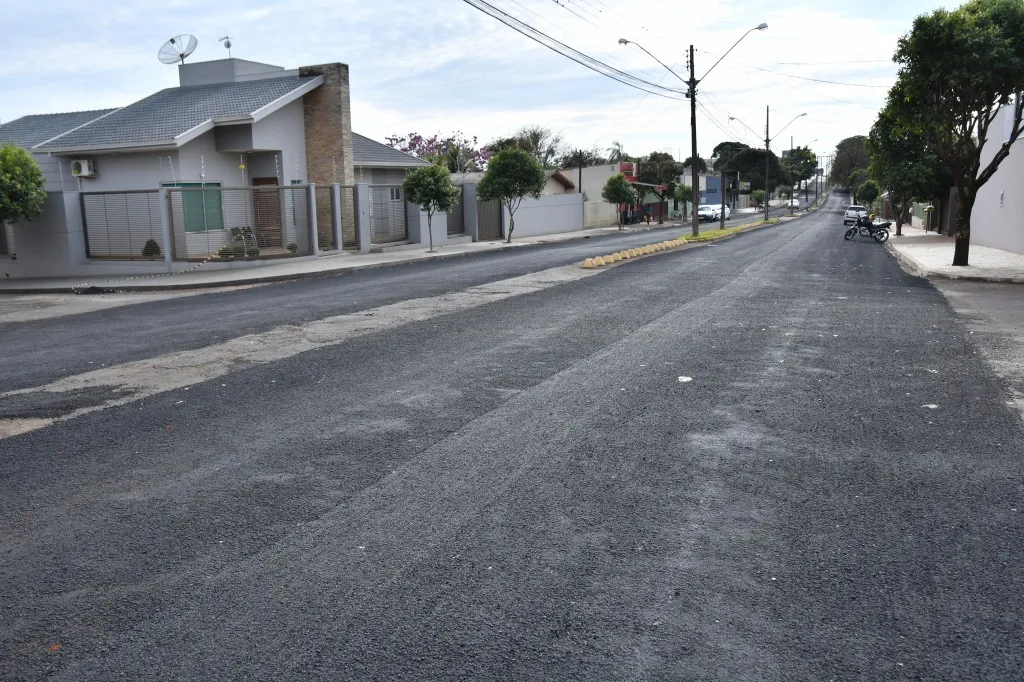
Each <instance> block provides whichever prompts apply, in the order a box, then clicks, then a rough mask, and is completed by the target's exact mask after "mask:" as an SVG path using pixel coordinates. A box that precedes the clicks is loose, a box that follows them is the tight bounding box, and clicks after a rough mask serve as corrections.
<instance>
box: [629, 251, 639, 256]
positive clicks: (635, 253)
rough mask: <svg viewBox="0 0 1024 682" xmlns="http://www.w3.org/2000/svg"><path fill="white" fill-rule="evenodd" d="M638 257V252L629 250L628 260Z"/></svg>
mask: <svg viewBox="0 0 1024 682" xmlns="http://www.w3.org/2000/svg"><path fill="white" fill-rule="evenodd" d="M639 255H640V252H639V251H637V250H636V249H630V250H629V257H630V258H636V257H637V256H639Z"/></svg>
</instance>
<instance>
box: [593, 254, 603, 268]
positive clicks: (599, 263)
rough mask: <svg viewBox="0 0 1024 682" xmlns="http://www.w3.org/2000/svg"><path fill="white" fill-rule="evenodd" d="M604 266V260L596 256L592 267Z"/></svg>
mask: <svg viewBox="0 0 1024 682" xmlns="http://www.w3.org/2000/svg"><path fill="white" fill-rule="evenodd" d="M604 264H605V263H604V258H601V257H600V256H598V257H597V258H595V259H594V265H596V266H601V265H604Z"/></svg>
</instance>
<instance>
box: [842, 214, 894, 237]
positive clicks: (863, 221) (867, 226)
mask: <svg viewBox="0 0 1024 682" xmlns="http://www.w3.org/2000/svg"><path fill="white" fill-rule="evenodd" d="M890 225H892V221H891V220H885V221H883V222H880V223H873V222H871V221H870V220H869V219H868V218H867V217H865V216H861V217H859V218H857V222H855V223H854V224H853V227H851V228H850V229H848V230H847V231H846V234H844V235H843V239H845V240H846V241H850V240H851V239H853V238H854V237H855V236H856V235H858V234H859V235H860V236H861V237H870V238H872V239H874V240H875V241H876V242H878V243H879V244H881V243H882V242H884V241H885V240H886V239H888V238H889V226H890Z"/></svg>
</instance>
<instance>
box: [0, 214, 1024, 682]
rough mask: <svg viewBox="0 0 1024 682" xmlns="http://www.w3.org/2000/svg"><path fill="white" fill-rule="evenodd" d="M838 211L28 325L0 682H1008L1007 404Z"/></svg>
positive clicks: (1014, 471)
mask: <svg viewBox="0 0 1024 682" xmlns="http://www.w3.org/2000/svg"><path fill="white" fill-rule="evenodd" d="M831 208H832V209H834V210H833V211H831V212H821V213H819V214H817V215H812V216H809V217H806V218H803V219H800V220H796V221H793V222H789V223H785V224H782V225H778V226H774V227H770V228H766V229H763V230H759V231H754V232H750V233H747V234H744V235H742V236H740V237H738V238H735V239H730V240H726V241H723V242H718V243H716V244H714V245H711V246H706V247H702V248H697V249H691V250H685V251H680V252H672V253H665V254H659V255H656V256H652V257H648V258H644V259H639V260H636V261H629V262H624V263H621V264H619V265H617V266H615V267H613V268H610V269H607V270H601V271H598V272H597V274H592V272H593V271H582V270H577V269H575V268H572V267H568V268H567V267H560V266H562V265H564V263H565V261H566V259H567V258H569V257H570V256H571V258H577V257H578V256H579V255H580V253H581V252H582V248H583V246H585V245H568V246H559V247H554V248H550V249H539V248H538V249H531V250H529V251H524V252H523V253H507V254H506V253H503V254H496V255H495V256H493V257H491V256H487V257H481V258H469V259H464V260H460V261H457V262H449V263H440V264H428V265H418V266H416V267H411V268H408V269H404V270H400V269H394V271H391V272H387V273H383V274H382V273H380V272H378V273H362V274H359V275H353V276H350V277H337V278H325V279H323V280H315V281H307V282H297V283H294V284H281V285H270V286H266V287H259V288H256V289H251V290H246V291H237V292H231V293H225V294H208V295H203V296H193V297H186V298H181V299H171V300H165V301H155V302H150V303H145V304H140V305H136V306H127V307H122V308H118V309H116V310H108V311H98V312H95V313H85V314H81V315H74V316H69V317H64V318H54V319H50V320H39V321H34V322H25V323H21V324H13V325H8V328H5V329H4V330H3V332H2V333H3V344H4V349H5V352H4V359H3V365H2V368H0V376H2V377H3V380H4V390H6V391H8V392H7V393H5V394H3V395H2V396H0V416H6V418H8V419H15V418H19V417H25V418H29V417H31V418H33V419H44V418H46V419H49V418H54V417H59V418H66V420H65V421H57V422H54V423H52V425H49V426H46V425H45V424H43V425H42V426H41V427H39V428H34V429H30V430H28V431H26V432H25V433H22V434H20V435H15V436H11V437H7V438H3V439H0V604H3V606H4V608H3V609H0V677H2V678H3V679H12V680H31V679H41V678H46V679H55V680H110V679H132V680H138V679H147V680H163V679H167V680H171V679H218V680H283V679H323V680H337V679H353V680H541V679H543V680H623V679H629V680H648V679H649V680H666V679H676V680H780V681H781V680H851V679H865V680H876V679H877V680H904V679H905V680H990V679H992V680H995V679H1014V678H1019V675H1020V671H1021V670H1022V669H1024V647H1022V646H1021V642H1022V641H1024V632H1022V621H1021V619H1020V614H1021V613H1022V612H1024V604H1022V602H1024V537H1022V536H1024V532H1022V526H1021V515H1022V514H1024V494H1022V484H1021V476H1020V473H1021V465H1020V453H1021V452H1024V429H1022V420H1021V418H1020V415H1019V414H1018V413H1017V411H1016V410H1015V409H1014V408H1013V406H1012V405H1011V404H1009V403H1010V402H1011V395H1010V391H1009V387H1008V386H1007V384H1005V383H1004V382H1003V380H1002V379H1000V378H999V377H998V376H997V375H996V373H995V372H994V371H993V370H992V369H991V367H990V365H989V364H988V363H987V361H986V360H985V358H984V356H983V355H982V351H981V350H979V348H978V347H977V346H976V345H975V341H974V339H973V337H974V336H975V335H971V334H970V331H971V330H970V329H968V327H967V326H966V322H965V320H964V319H963V318H961V317H959V316H958V315H957V313H956V312H954V311H953V310H952V309H951V308H950V306H949V304H948V303H947V302H946V300H945V299H944V298H943V296H942V295H941V294H940V293H939V292H938V291H936V290H935V289H934V288H933V287H932V286H931V285H929V284H928V283H927V282H925V281H924V280H920V279H917V278H913V277H909V276H907V275H905V274H904V273H902V272H901V271H900V269H899V268H898V267H897V265H896V264H895V262H894V261H893V260H892V259H891V258H890V257H889V256H888V254H887V253H886V252H885V250H884V249H883V248H882V246H881V245H878V244H875V243H873V242H868V241H866V240H861V239H855V240H854V241H851V242H845V241H843V239H842V232H843V229H842V221H841V217H840V216H839V214H838V210H839V208H840V206H839V202H838V200H833V202H832V204H831ZM637 241H643V240H642V239H641V238H640V237H637ZM597 251H601V249H597ZM587 255H592V254H587ZM524 259H525V260H524ZM541 270H542V272H537V271H541ZM531 273H533V274H531ZM583 273H586V274H583ZM510 278H515V279H510ZM480 285H483V286H482V287H481V286H480ZM473 287H476V288H473ZM460 290H466V291H462V292H461V293H460ZM411 297H416V298H417V300H416V301H413V302H409V301H406V300H405V299H409V298H411ZM360 319H361V320H362V322H360ZM361 325H362V326H361ZM241 335H248V336H243V337H242V340H239V339H238V338H237V337H240V336H241ZM250 346H251V348H250ZM55 361H57V362H55ZM90 362H91V363H94V364H91V365H90V364H89V363H90ZM124 363H129V364H127V365H126V364H124ZM132 363H133V364H132ZM111 365H113V367H111ZM83 372H86V373H87V374H83ZM175 372H177V373H175ZM118 381H123V383H122V384H120V385H114V384H116V383H117V382H118ZM111 382H113V384H112V383H111ZM43 384H47V385H50V386H51V387H50V388H48V389H44V388H42V386H43ZM71 386H75V387H77V388H74V389H73V390H72V389H70V388H68V387H71ZM112 386H113V387H112ZM65 389H66V390H67V392H66V393H61V391H63V390H65ZM110 394H114V395H116V396H117V399H118V400H120V401H122V402H121V403H120V404H119V405H118V406H115V407H110V408H108V409H100V410H95V411H85V412H81V413H80V414H79V412H75V411H74V410H76V409H80V408H81V407H82V406H86V407H88V406H89V405H93V406H95V405H98V404H105V403H104V402H103V401H105V400H109V399H110ZM46 423H50V422H46Z"/></svg>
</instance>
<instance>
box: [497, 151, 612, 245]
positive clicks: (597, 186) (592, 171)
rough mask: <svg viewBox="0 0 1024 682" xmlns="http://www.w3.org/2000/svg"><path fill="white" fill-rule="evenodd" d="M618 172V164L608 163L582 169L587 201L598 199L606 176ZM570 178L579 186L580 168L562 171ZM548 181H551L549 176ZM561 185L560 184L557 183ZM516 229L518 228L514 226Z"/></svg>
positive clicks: (608, 176)
mask: <svg viewBox="0 0 1024 682" xmlns="http://www.w3.org/2000/svg"><path fill="white" fill-rule="evenodd" d="M618 172H619V164H617V163H609V164H605V165H603V166H589V167H587V168H584V169H583V182H582V187H583V193H584V194H586V195H587V199H588V200H589V201H600V199H601V190H603V189H604V183H606V182H608V178H610V177H612V176H613V175H616V174H617V173H618ZM562 173H563V174H564V175H566V176H567V177H568V178H569V179H570V180H572V181H573V182H574V183H576V185H577V186H580V184H581V183H580V179H579V176H580V170H579V168H567V169H565V170H563V171H562ZM548 182H551V180H550V178H549V179H548ZM559 186H561V185H559ZM516 229H517V230H518V229H519V228H516Z"/></svg>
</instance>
